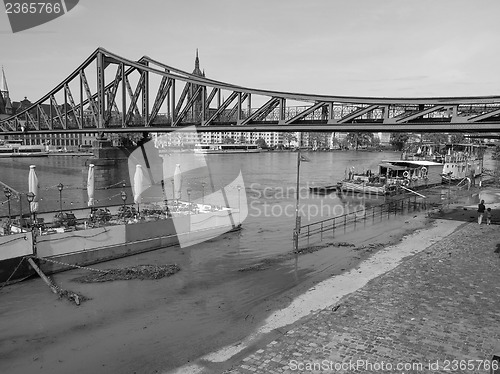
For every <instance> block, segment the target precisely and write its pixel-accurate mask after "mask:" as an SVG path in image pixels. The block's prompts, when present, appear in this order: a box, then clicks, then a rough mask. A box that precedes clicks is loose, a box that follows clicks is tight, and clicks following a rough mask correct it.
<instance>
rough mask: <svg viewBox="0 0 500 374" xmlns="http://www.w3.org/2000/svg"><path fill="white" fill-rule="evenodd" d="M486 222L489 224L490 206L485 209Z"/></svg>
mask: <svg viewBox="0 0 500 374" xmlns="http://www.w3.org/2000/svg"><path fill="white" fill-rule="evenodd" d="M486 224H487V225H488V226H489V225H491V208H488V209H486Z"/></svg>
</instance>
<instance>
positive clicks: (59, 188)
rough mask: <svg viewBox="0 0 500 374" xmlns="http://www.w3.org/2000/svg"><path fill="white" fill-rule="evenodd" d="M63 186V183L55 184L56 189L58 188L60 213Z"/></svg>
mask: <svg viewBox="0 0 500 374" xmlns="http://www.w3.org/2000/svg"><path fill="white" fill-rule="evenodd" d="M63 188H64V184H62V183H59V184H58V185H57V189H58V190H59V212H60V213H61V215H62V190H63Z"/></svg>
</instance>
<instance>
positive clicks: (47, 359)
mask: <svg viewBox="0 0 500 374" xmlns="http://www.w3.org/2000/svg"><path fill="white" fill-rule="evenodd" d="M431 227H433V224H432V220H430V219H429V218H428V217H427V214H426V213H418V214H409V215H405V216H400V217H397V219H391V220H388V221H387V220H386V221H382V222H380V223H378V224H374V225H368V226H367V227H366V228H363V229H360V230H356V231H351V232H347V233H346V234H342V235H340V236H339V237H337V238H335V239H332V238H330V239H326V240H325V242H327V243H328V242H330V243H336V242H347V243H351V244H353V245H355V246H354V247H343V246H341V247H338V246H331V247H326V248H323V249H321V250H318V251H316V252H313V253H307V254H304V255H301V256H299V257H298V258H296V259H287V260H284V261H282V262H278V263H276V264H274V265H273V266H272V267H270V268H267V269H264V270H260V271H247V272H238V271H237V270H238V268H234V269H231V270H232V271H228V269H221V268H220V267H219V266H218V265H217V261H214V259H210V257H209V254H207V251H205V252H204V251H203V250H202V249H198V250H197V251H196V252H195V251H194V250H193V251H191V252H190V249H180V248H166V249H162V250H159V251H154V252H148V253H145V254H141V255H136V256H132V257H128V258H124V259H120V260H115V261H111V262H108V263H103V264H99V265H96V266H95V267H97V268H101V269H104V268H111V267H117V266H131V265H135V264H138V263H152V261H161V260H164V259H165V256H166V253H168V254H169V260H172V259H173V260H178V263H179V264H180V266H181V269H182V268H183V266H189V261H213V262H214V264H213V265H212V266H211V268H210V269H209V270H210V271H211V272H214V274H216V275H218V276H216V277H213V278H214V279H213V280H212V281H210V282H206V281H205V280H204V279H202V278H200V279H186V278H185V277H184V276H183V275H182V273H183V272H182V270H181V271H180V272H179V273H177V274H175V275H174V276H172V277H169V278H164V279H159V280H152V281H150V280H146V281H140V280H133V281H117V282H110V283H102V284H81V283H76V282H73V281H71V279H72V278H75V277H77V276H80V275H82V274H84V273H83V272H82V271H81V270H74V271H68V272H65V273H61V274H57V275H56V276H55V277H54V280H55V281H56V283H57V284H58V285H60V286H62V287H63V288H67V289H70V290H72V291H76V292H79V293H82V294H84V295H86V296H87V297H90V298H91V300H89V301H86V302H85V303H83V304H82V305H81V306H80V307H76V306H75V305H73V304H71V303H69V302H68V301H66V300H58V299H57V297H56V296H55V295H53V294H52V293H51V292H50V290H49V289H48V287H47V286H46V285H45V284H44V283H43V282H42V281H41V280H40V279H33V280H29V281H26V282H23V283H20V284H16V285H12V286H8V287H5V288H4V289H2V290H0V299H1V300H2V302H1V304H0V330H1V331H2V339H1V341H0V357H1V360H0V372H2V373H4V372H5V373H12V374H16V373H28V372H29V373H32V372H39V373H55V374H57V373H68V372H78V373H109V372H117V373H118V372H119V373H134V372H136V373H152V372H165V371H169V370H173V369H175V368H178V367H181V366H183V365H186V364H187V365H189V364H190V363H191V362H193V361H194V360H196V359H197V358H199V357H202V356H205V355H208V354H209V353H210V352H217V351H218V350H221V349H224V347H228V346H231V345H234V344H238V343H239V342H242V341H245V339H248V337H249V336H252V334H254V333H255V332H256V331H258V330H259V329H262V326H266V320H267V319H268V318H272V316H273V315H276V314H275V313H277V312H279V311H280V310H287V307H289V306H291V305H293V303H294V301H296V300H298V299H300V296H301V295H304V294H306V293H307V291H310V290H311V288H314V287H315V285H317V284H318V283H320V282H322V281H325V280H328V279H335V278H337V277H334V276H338V275H340V274H346V273H348V272H349V271H351V270H353V269H356V268H357V267H359V266H360V265H361V264H362V263H363V262H364V261H365V260H366V259H368V258H370V257H371V256H372V255H373V254H374V253H376V252H378V251H380V250H381V249H382V248H384V247H387V246H390V245H392V244H395V243H398V242H399V241H400V240H401V239H402V238H403V237H405V236H406V235H409V234H410V233H412V232H414V231H415V230H421V229H426V228H431ZM231 240H235V239H234V236H229V235H224V236H223V237H222V238H220V239H217V240H216V241H213V242H212V243H211V245H213V246H225V245H227V246H230V243H231ZM369 245H372V247H371V248H370V247H368V246H369ZM197 256H198V257H197ZM188 260H189V261H188ZM256 262H258V261H256ZM238 266H239V265H238ZM332 277H333V278H332ZM242 284H250V286H247V287H242ZM235 289H238V290H239V289H245V292H246V293H248V294H246V295H244V296H245V297H241V298H239V297H238V295H235V292H234V290H235ZM172 290H174V291H175V294H174V293H172V292H173V291H172ZM172 295H176V297H178V298H181V299H182V307H180V308H179V306H178V305H177V304H175V303H174V302H173V300H172V299H171V298H172V297H173V296H172ZM241 300H245V301H244V302H241ZM175 301H178V300H175ZM174 305H175V307H174ZM278 315H279V314H278ZM293 315H294V316H295V314H293ZM299 315H300V313H299ZM274 318H276V317H274ZM280 319H283V321H286V319H284V317H280ZM267 325H268V326H275V325H273V324H272V323H271V325H269V320H268V322H267ZM266 331H267V330H266Z"/></svg>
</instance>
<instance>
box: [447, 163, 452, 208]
mask: <svg viewBox="0 0 500 374" xmlns="http://www.w3.org/2000/svg"><path fill="white" fill-rule="evenodd" d="M452 175H453V172H452V171H450V172H448V206H449V205H450V199H451V176H452Z"/></svg>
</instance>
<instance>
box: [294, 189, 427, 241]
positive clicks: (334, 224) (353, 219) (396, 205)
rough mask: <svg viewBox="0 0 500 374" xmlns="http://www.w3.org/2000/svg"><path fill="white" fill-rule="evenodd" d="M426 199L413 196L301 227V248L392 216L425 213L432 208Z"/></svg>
mask: <svg viewBox="0 0 500 374" xmlns="http://www.w3.org/2000/svg"><path fill="white" fill-rule="evenodd" d="M430 205H431V204H429V202H428V201H427V199H426V198H425V197H421V196H417V195H413V196H406V197H404V198H401V199H398V200H393V201H390V202H387V203H384V204H381V205H375V206H373V207H371V208H368V209H360V210H357V211H354V212H349V213H346V214H342V215H339V216H335V217H332V218H327V219H324V220H322V221H318V222H313V223H309V224H307V225H303V226H301V227H300V231H299V246H300V245H304V241H306V243H307V246H309V245H310V242H311V241H312V240H317V237H318V236H319V240H320V241H323V239H325V238H335V236H336V234H338V233H339V232H341V233H344V234H345V233H346V232H347V230H348V229H349V228H351V227H352V228H353V229H356V228H357V227H359V226H360V225H363V227H366V225H367V223H372V224H374V223H376V222H381V221H383V220H385V219H389V218H390V217H391V216H397V215H403V214H408V213H410V212H416V211H425V210H427V209H429V208H430V207H431V206H430Z"/></svg>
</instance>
